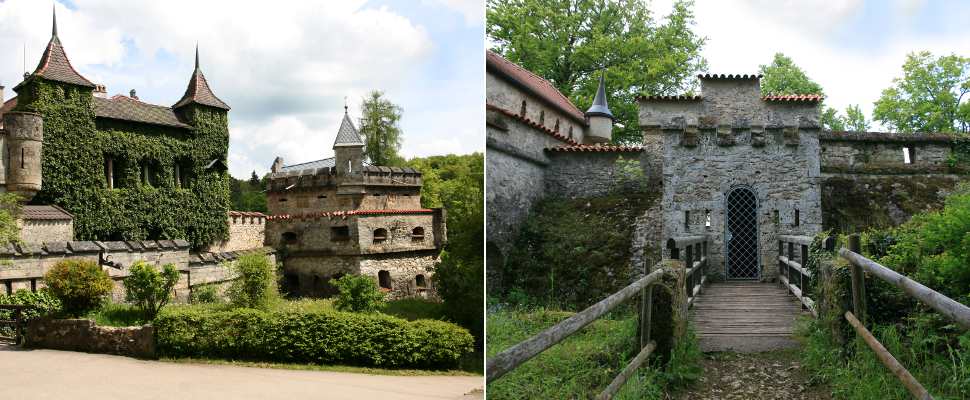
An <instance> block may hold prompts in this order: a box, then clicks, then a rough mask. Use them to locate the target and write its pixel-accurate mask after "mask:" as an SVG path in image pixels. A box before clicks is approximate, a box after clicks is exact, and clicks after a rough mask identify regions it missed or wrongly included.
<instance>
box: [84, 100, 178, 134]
mask: <svg viewBox="0 0 970 400" xmlns="http://www.w3.org/2000/svg"><path fill="white" fill-rule="evenodd" d="M94 115H96V116H98V117H101V118H110V119H117V120H122V121H133V122H141V123H146V124H153V125H163V126H171V127H176V128H186V129H191V128H192V126H191V125H188V124H185V123H183V122H182V121H179V119H178V117H177V116H176V115H175V111H174V110H172V109H171V108H169V107H165V106H159V105H154V104H148V103H145V102H142V101H139V100H135V99H133V98H131V97H128V96H124V95H120V94H119V95H115V96H112V97H111V98H110V99H104V98H100V97H95V98H94Z"/></svg>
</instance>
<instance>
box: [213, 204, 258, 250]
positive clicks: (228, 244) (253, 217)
mask: <svg viewBox="0 0 970 400" xmlns="http://www.w3.org/2000/svg"><path fill="white" fill-rule="evenodd" d="M228 219H229V238H228V239H226V240H220V241H217V242H215V243H212V244H211V245H209V247H208V248H207V249H206V251H209V252H218V253H223V252H227V251H238V250H248V249H257V248H260V247H263V242H265V240H266V215H263V214H262V213H258V212H242V211H230V212H229V216H228Z"/></svg>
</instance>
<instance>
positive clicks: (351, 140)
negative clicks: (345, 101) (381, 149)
mask: <svg viewBox="0 0 970 400" xmlns="http://www.w3.org/2000/svg"><path fill="white" fill-rule="evenodd" d="M338 147H364V141H363V140H361V139H360V134H359V133H357V128H355V127H354V123H353V122H352V121H351V120H350V115H349V114H348V113H347V106H346V105H344V119H343V121H341V122H340V129H339V130H337V138H336V139H334V141H333V148H335V149H336V148H338Z"/></svg>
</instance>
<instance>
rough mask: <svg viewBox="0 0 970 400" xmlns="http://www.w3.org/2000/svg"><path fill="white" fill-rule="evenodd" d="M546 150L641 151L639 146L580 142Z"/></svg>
mask: <svg viewBox="0 0 970 400" xmlns="http://www.w3.org/2000/svg"><path fill="white" fill-rule="evenodd" d="M545 150H546V151H552V152H588V153H638V152H641V151H643V147H640V146H615V145H608V144H606V145H603V144H594V145H588V144H580V145H574V146H557V147H546V148H545Z"/></svg>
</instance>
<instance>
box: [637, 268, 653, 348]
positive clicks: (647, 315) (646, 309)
mask: <svg viewBox="0 0 970 400" xmlns="http://www.w3.org/2000/svg"><path fill="white" fill-rule="evenodd" d="M647 275H650V263H648V262H644V263H643V276H647ZM652 314H653V285H650V286H647V287H645V288H643V289H641V290H640V348H641V349H642V348H644V347H646V346H647V344H648V343H650V327H651V326H652V325H651V318H652V317H653V315H652Z"/></svg>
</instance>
